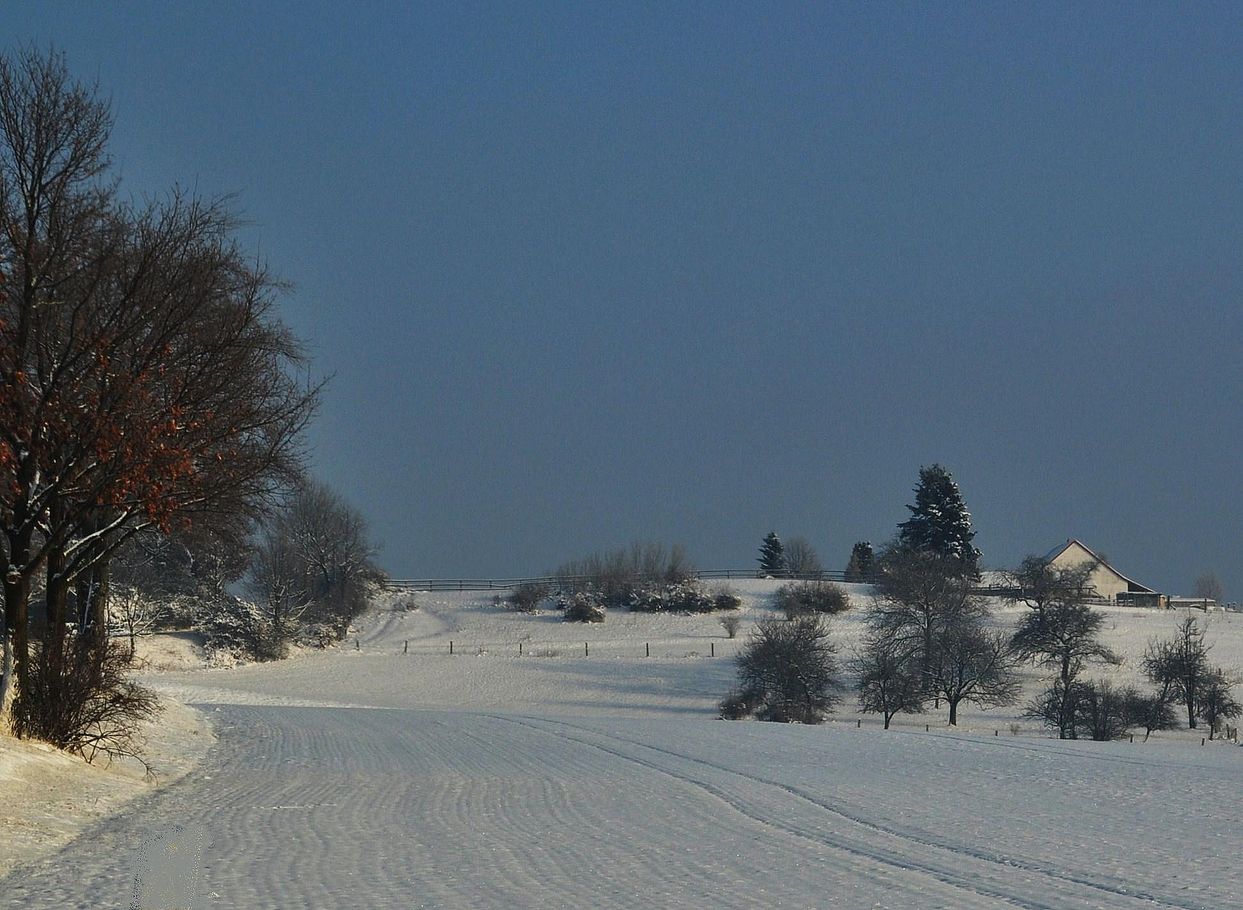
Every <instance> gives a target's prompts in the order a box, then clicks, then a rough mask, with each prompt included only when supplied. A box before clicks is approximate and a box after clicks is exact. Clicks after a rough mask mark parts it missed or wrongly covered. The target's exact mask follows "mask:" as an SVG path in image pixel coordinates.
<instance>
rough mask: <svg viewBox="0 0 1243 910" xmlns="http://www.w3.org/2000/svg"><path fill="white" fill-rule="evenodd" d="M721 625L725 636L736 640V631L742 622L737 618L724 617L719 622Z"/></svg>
mask: <svg viewBox="0 0 1243 910" xmlns="http://www.w3.org/2000/svg"><path fill="white" fill-rule="evenodd" d="M721 625H722V626H723V627H724V628H725V634H726V635H728V636H729V637H730V638H736V637H737V636H738V629H739V628H740V627H741V626H742V620H741V619H740V618H739V617H737V616H726V617H724V618H723V619H722V620H721Z"/></svg>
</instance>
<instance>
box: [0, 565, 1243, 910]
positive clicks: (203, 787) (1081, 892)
mask: <svg viewBox="0 0 1243 910" xmlns="http://www.w3.org/2000/svg"><path fill="white" fill-rule="evenodd" d="M775 586H776V583H774V582H771V581H753V582H742V583H735V584H734V587H735V589H736V590H738V591H739V593H740V594H742V595H743V597H744V600H745V604H744V608H743V611H742V612H743V615H744V618H745V620H746V622H747V623H748V624H749V623H752V622H754V621H755V620H756V619H758V618H761V617H763V616H766V615H770V614H771V612H772V608H771V606H770V596H771V593H772V591H773V589H774V588H775ZM854 593H855V594H856V595H857V596H858V597H860V598H861V597H862V596H863V595H864V589H861V588H856V589H854ZM417 600H418V603H419V605H420V608H419V610H417V611H415V612H404V611H398V612H394V611H391V610H388V609H385V607H386V606H391V605H392V604H393V603H396V602H397V599H395V598H394V599H393V600H392V601H391V602H390V603H388V604H381V609H379V610H377V611H376V612H375V613H373V614H372V615H370V616H368V617H367V618H366V619H365V621H364V622H363V623H361V624H360V628H359V630H358V635H357V644H356V643H355V640H354V639H351V640H350V641H349V642H347V643H344V644H343V645H342V646H341V647H339V648H337V649H334V650H333V651H330V652H327V653H307V654H303V655H301V656H299V657H296V658H294V659H291V660H288V661H285V662H281V663H278V664H271V665H264V666H250V667H244V668H239V669H233V670H199V671H191V672H185V671H176V672H164V673H159V674H155V675H153V676H152V677H151V680H152V681H153V682H154V683H155V684H157V685H159V686H160V687H161V688H162V689H164V690H165V691H167V692H170V693H172V694H175V695H177V696H179V697H181V698H184V699H187V700H189V701H192V702H198V703H200V704H203V705H204V706H205V710H206V711H207V712H208V714H209V716H210V717H212V718H213V720H214V722H215V725H216V731H217V734H218V736H219V743H218V745H217V747H216V748H215V749H214V751H213V752H212V753H211V755H210V756H209V757H208V758H207V760H206V762H205V764H204V767H203V769H202V771H201V772H200V773H199V774H197V775H195V776H193V777H192V778H188V779H187V780H185V781H183V782H181V783H180V784H178V785H176V786H174V787H172V788H169V789H168V790H167V791H164V792H161V793H158V794H155V795H153V796H152V797H150V798H149V799H147V800H145V801H144V802H142V803H140V804H137V805H136V806H135V807H134V808H133V809H132V810H130V811H128V812H126V813H125V814H122V815H121V816H119V817H117V818H115V819H113V820H111V821H108V822H105V823H103V824H102V825H100V826H99V827H98V828H96V829H94V830H92V831H91V832H89V834H88V836H86V837H83V838H81V839H80V840H79V841H78V842H76V843H75V844H73V845H72V846H71V847H70V850H71V851H73V852H72V856H73V860H72V863H68V862H66V861H65V860H64V859H63V858H62V859H61V860H60V861H59V862H58V861H57V859H56V858H54V859H53V860H52V861H51V862H49V863H47V864H45V865H42V866H34V867H30V868H27V869H25V870H22V871H20V872H19V873H18V874H16V875H14V876H11V877H10V878H8V879H5V880H3V881H2V882H0V906H5V907H10V906H11V907H31V908H34V907H83V908H85V907H94V906H123V905H126V904H125V901H128V900H129V899H130V895H131V894H133V893H134V892H135V890H137V892H138V893H139V894H140V896H144V895H145V896H144V897H143V898H142V899H143V900H145V901H146V903H143V902H140V903H139V904H138V906H140V907H147V906H164V905H171V906H176V905H178V904H174V903H168V904H159V903H156V900H157V898H158V899H167V900H169V901H171V900H172V899H173V897H176V898H177V899H181V900H183V901H185V902H187V903H189V902H191V901H192V902H193V903H192V904H191V905H192V906H195V907H198V908H217V907H219V908H224V907H229V908H232V907H237V908H242V907H246V908H250V907H287V906H298V907H325V908H327V907H334V908H335V907H358V908H363V907H366V908H375V907H394V908H396V907H429V908H433V907H434V908H441V907H443V908H458V907H461V908H466V907H471V908H474V907H495V908H502V907H504V908H508V907H533V908H534V907H539V908H579V907H586V906H591V907H616V908H631V907H638V906H654V907H696V908H701V907H727V908H750V907H778V906H780V907H805V908H813V907H843V908H875V907H891V908H914V907H917V908H921V910H922V908H994V907H1026V908H1048V910H1053V908H1058V910H1088V908H1140V907H1148V908H1150V907H1168V908H1184V910H1202V908H1223V910H1224V908H1228V907H1235V906H1238V905H1239V903H1240V898H1241V896H1243V872H1241V871H1240V868H1239V865H1238V863H1237V857H1238V856H1239V855H1240V852H1241V851H1243V832H1240V830H1239V824H1238V818H1237V815H1238V813H1237V806H1238V793H1239V788H1240V784H1243V750H1240V749H1239V748H1237V747H1235V746H1233V745H1230V744H1217V743H1214V744H1210V745H1208V746H1205V747H1201V746H1200V739H1199V735H1198V734H1191V733H1188V732H1187V731H1182V732H1174V733H1158V734H1154V736H1153V739H1152V741H1150V742H1149V743H1147V744H1142V743H1140V742H1139V741H1138V740H1137V741H1136V742H1135V743H1134V744H1132V743H1128V742H1119V743H1093V742H1058V741H1056V740H1052V739H1049V738H1048V737H1047V736H1046V735H1044V734H1043V732H1041V731H1039V730H1038V729H1037V728H1036V727H1035V726H1034V725H1033V724H1032V723H1031V722H1030V721H1026V720H1021V719H1019V717H1018V714H1019V709H1018V708H1007V709H1001V710H996V711H988V712H981V711H968V712H966V713H965V715H964V717H963V723H962V725H961V727H960V728H959V729H957V730H947V729H946V727H945V726H944V715H943V713H936V712H931V713H929V714H928V715H926V716H920V717H908V718H900V719H899V721H898V726H897V728H896V729H894V730H891V731H888V732H885V731H882V730H881V729H880V724H879V722H878V721H877V720H876V719H875V718H873V717H870V716H869V717H864V718H862V725H861V726H858V725H857V720H858V717H857V715H856V713H855V709H854V704H853V700H852V698H851V696H850V695H849V694H847V695H846V696H845V700H844V702H843V704H842V705H841V706H840V708H839V710H838V712H837V714H836V716H835V717H834V719H832V720H831V721H830V722H829V723H827V724H825V725H823V726H819V727H797V726H785V725H774V724H760V723H727V722H723V721H719V720H717V719H715V717H716V711H715V705H716V702H717V700H718V699H719V698H720V696H721V695H722V694H723V693H724V692H725V691H726V690H727V689H728V688H729V686H730V684H731V681H732V676H733V667H732V661H731V659H730V658H731V656H732V654H733V653H734V652H735V650H736V649H737V648H738V647H739V645H740V644H741V641H729V640H728V639H726V638H725V637H724V632H723V630H722V629H721V627H720V625H719V622H718V617H717V616H713V615H702V616H660V615H650V614H631V613H624V612H614V613H610V615H609V616H608V618H607V620H606V621H605V622H604V623H603V624H599V625H568V624H565V623H562V622H560V620H559V616H558V615H557V614H556V613H544V614H539V615H527V614H517V613H510V612H508V611H506V610H504V609H502V608H500V607H498V606H496V605H494V604H493V603H492V602H491V598H490V596H488V595H479V594H468V593H463V594H423V595H419V596H418V597H417ZM1106 612H1107V614H1108V621H1107V624H1106V630H1107V638H1108V641H1109V643H1110V644H1111V645H1113V646H1115V647H1116V648H1117V649H1118V650H1120V651H1122V652H1123V653H1124V654H1126V655H1127V656H1128V657H1130V658H1131V660H1130V661H1129V662H1128V664H1127V665H1124V666H1123V667H1122V668H1119V669H1118V670H1113V671H1111V672H1112V673H1114V674H1116V675H1117V676H1118V677H1119V678H1123V677H1126V676H1129V675H1134V674H1135V668H1134V665H1133V664H1134V658H1135V656H1136V655H1138V654H1140V653H1141V652H1142V650H1143V647H1144V645H1145V643H1146V641H1147V640H1148V638H1149V637H1151V636H1158V635H1161V636H1165V635H1169V634H1170V633H1171V632H1172V630H1173V628H1174V625H1175V623H1176V620H1177V618H1178V617H1177V616H1175V615H1173V614H1170V613H1140V612H1134V611H1123V610H1108V611H1106ZM1016 615H1017V613H1016V611H1014V610H1012V609H1008V608H1007V609H999V610H998V612H997V617H996V622H997V623H999V624H1003V625H1005V624H1010V623H1012V622H1013V621H1014V619H1015V617H1016ZM1208 622H1209V635H1208V638H1209V641H1210V643H1211V644H1212V645H1213V652H1212V654H1213V657H1214V660H1215V662H1217V663H1221V664H1225V665H1227V666H1231V667H1236V668H1237V667H1238V666H1239V665H1240V664H1243V616H1229V615H1212V616H1210V617H1208ZM833 624H834V629H835V634H836V636H837V640H838V642H839V646H840V648H841V650H842V653H843V654H845V653H846V652H847V651H848V650H849V648H850V646H851V644H852V643H853V642H855V641H857V639H858V635H859V632H860V629H861V623H860V618H859V615H858V612H852V613H849V614H846V615H844V616H842V617H839V618H837V619H835V620H834V621H833ZM742 634H743V635H745V626H744V631H743V633H742ZM450 641H452V642H453V650H454V653H453V655H452V656H450V654H449V642H450ZM584 642H586V643H587V645H588V647H589V651H590V653H589V655H586V656H585V655H584V653H583V647H584ZM519 644H521V645H522V656H519V653H518V650H519V647H518V646H519ZM649 647H650V653H651V656H650V657H647V656H645V654H646V653H647V651H648V648H649ZM713 651H715V656H712V653H713ZM1028 682H1029V687H1034V686H1035V685H1036V684H1037V677H1036V676H1035V675H1032V676H1031V677H1030V679H1029V681H1028ZM376 709H381V710H376ZM925 723H928V724H929V725H930V732H925V731H924V724H925ZM1012 723H1017V724H1019V725H1020V728H1021V729H1020V731H1019V733H1018V735H1015V734H1014V733H1012V732H1011V730H1010V724H1012ZM994 731H997V732H998V734H999V735H994ZM169 832H173V833H172V834H170V833H169ZM173 837H176V838H180V839H181V840H179V841H178V842H177V843H178V844H179V845H180V846H181V847H186V848H187V849H188V850H189V851H190V853H192V854H193V856H194V858H195V863H194V864H191V866H185V867H176V868H173V869H172V871H171V872H170V873H169V874H168V875H162V876H156V875H153V874H152V872H151V860H150V858H149V857H148V856H146V855H145V854H142V853H141V850H140V849H139V846H138V845H141V844H143V843H144V842H145V843H148V844H149V843H153V842H159V839H160V838H164V839H166V840H167V839H168V838H173ZM152 838H155V839H156V840H155V841H152ZM67 868H71V869H72V870H73V871H72V873H71V874H70V873H69V872H67V871H66V869H67ZM178 869H181V870H182V871H181V872H178ZM188 870H190V871H188ZM161 889H162V890H161ZM178 889H180V890H178ZM169 895H173V897H169Z"/></svg>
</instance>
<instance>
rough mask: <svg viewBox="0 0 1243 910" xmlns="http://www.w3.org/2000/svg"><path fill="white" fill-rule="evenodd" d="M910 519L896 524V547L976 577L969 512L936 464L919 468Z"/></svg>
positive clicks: (976, 553) (955, 486)
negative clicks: (943, 561) (939, 560)
mask: <svg viewBox="0 0 1243 910" xmlns="http://www.w3.org/2000/svg"><path fill="white" fill-rule="evenodd" d="M907 508H908V509H910V511H911V517H910V518H908V519H907V520H906V521H904V522H902V523H901V524H899V525H898V541H897V543H898V548H899V549H900V550H905V551H908V552H913V553H930V554H933V555H936V556H940V557H942V558H944V559H946V560H948V561H949V562H950V563H952V564H954V565H957V566H958V567H959V568H960V570H961V572H962V574H963V575H964V576H970V577H972V578H978V577H979V574H980V570H979V561H980V551H979V550H977V549H976V548H975V547H974V546H973V545H972V543H971V541H972V538H974V537H975V531H974V530H973V529H972V527H971V513H970V512H968V511H967V506H966V504H965V503H964V502H963V499H962V493H960V492H959V490H958V484H957V483H955V482H954V478H953V477H952V476H951V475H950V472H949V471H947V470H945V468H943V467H941V465H939V464H934V465H932V466H931V467H927V468H920V469H919V483H918V484H916V486H915V504H914V505H908V506H907Z"/></svg>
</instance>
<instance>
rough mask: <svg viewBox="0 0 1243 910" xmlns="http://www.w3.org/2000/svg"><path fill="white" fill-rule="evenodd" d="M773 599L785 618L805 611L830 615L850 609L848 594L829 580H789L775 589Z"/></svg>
mask: <svg viewBox="0 0 1243 910" xmlns="http://www.w3.org/2000/svg"><path fill="white" fill-rule="evenodd" d="M774 599H775V601H776V604H777V609H779V610H781V611H782V612H783V613H785V615H786V618H787V619H794V618H795V617H796V616H803V615H804V614H807V613H825V614H828V615H830V616H832V615H835V614H837V613H845V612H846V611H847V610H849V609H850V598H849V596H847V594H846V592H845V591H843V590H842V589H841V588H840V587H838V586H837V585H835V584H833V583H832V582H831V581H797V582H790V583H789V584H784V585H782V586H781V587H780V588H778V589H777V593H776V594H775V595H774Z"/></svg>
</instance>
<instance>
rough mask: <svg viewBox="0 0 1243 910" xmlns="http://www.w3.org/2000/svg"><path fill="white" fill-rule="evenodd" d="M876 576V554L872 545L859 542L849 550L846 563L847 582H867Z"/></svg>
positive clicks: (862, 541) (863, 541)
mask: <svg viewBox="0 0 1243 910" xmlns="http://www.w3.org/2000/svg"><path fill="white" fill-rule="evenodd" d="M875 574H876V554H875V553H874V552H873V551H872V544H871V543H870V542H868V541H866V540H860V541H859V542H858V543H856V544H855V545H854V546H853V547H852V548H851V550H850V562H848V563H846V580H847V581H867V580H868V579H869V578H872V577H873V576H874V575H875Z"/></svg>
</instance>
